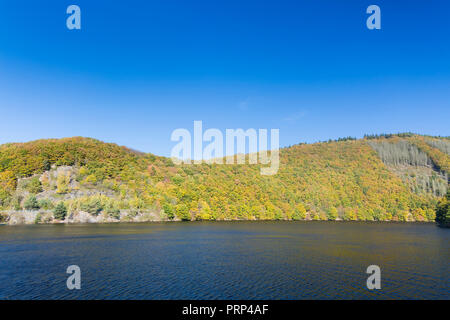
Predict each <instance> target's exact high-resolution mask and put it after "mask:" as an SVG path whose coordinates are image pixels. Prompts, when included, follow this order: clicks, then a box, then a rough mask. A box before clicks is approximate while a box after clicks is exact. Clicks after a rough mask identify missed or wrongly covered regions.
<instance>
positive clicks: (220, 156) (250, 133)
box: [170, 121, 280, 175]
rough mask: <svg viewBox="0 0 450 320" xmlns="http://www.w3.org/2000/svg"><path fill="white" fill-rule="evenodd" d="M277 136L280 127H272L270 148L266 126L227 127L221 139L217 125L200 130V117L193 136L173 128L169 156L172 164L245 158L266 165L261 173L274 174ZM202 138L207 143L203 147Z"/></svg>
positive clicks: (229, 161) (241, 161) (237, 161)
mask: <svg viewBox="0 0 450 320" xmlns="http://www.w3.org/2000/svg"><path fill="white" fill-rule="evenodd" d="M279 138H280V131H279V129H271V130H270V148H269V147H268V139H269V136H268V130H267V129H258V130H256V129H247V130H245V131H244V130H243V129H226V130H225V140H224V135H223V133H222V131H220V130H219V129H215V128H210V129H207V130H206V131H205V132H203V123H202V121H194V133H193V138H192V135H191V132H190V131H189V130H187V129H183V128H180V129H176V130H174V131H173V132H172V135H171V137H170V139H171V141H175V142H178V143H177V144H176V145H175V146H174V147H173V148H172V151H171V157H172V161H173V162H174V163H175V164H182V163H184V164H201V163H208V164H213V163H215V164H245V163H246V162H247V161H248V163H249V164H258V163H259V164H262V165H268V166H266V167H261V169H260V172H261V174H262V175H274V174H276V173H277V172H278V168H279V166H280V160H279V149H280V142H279ZM203 142H208V144H207V145H206V146H205V147H204V146H203ZM192 146H193V148H192ZM224 151H225V152H224Z"/></svg>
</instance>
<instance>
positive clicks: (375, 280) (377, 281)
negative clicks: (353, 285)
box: [366, 264, 381, 290]
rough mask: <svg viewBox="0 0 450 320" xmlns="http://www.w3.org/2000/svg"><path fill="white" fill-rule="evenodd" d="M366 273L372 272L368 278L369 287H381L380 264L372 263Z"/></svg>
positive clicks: (370, 288)
mask: <svg viewBox="0 0 450 320" xmlns="http://www.w3.org/2000/svg"><path fill="white" fill-rule="evenodd" d="M366 273H368V274H370V276H369V277H368V278H367V281H366V285H367V289H369V290H373V289H378V290H379V289H381V269H380V267H379V266H377V265H375V264H372V265H370V266H368V267H367V270H366Z"/></svg>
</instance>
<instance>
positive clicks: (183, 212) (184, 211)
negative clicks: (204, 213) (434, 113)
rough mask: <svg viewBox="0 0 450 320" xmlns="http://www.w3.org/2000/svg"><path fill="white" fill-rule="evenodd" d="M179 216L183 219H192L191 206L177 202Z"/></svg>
mask: <svg viewBox="0 0 450 320" xmlns="http://www.w3.org/2000/svg"><path fill="white" fill-rule="evenodd" d="M176 211H177V216H178V217H179V218H180V219H181V220H183V221H189V220H191V216H190V215H189V208H188V207H187V205H185V204H184V203H180V204H177V206H176Z"/></svg>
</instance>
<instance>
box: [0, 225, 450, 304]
mask: <svg viewBox="0 0 450 320" xmlns="http://www.w3.org/2000/svg"><path fill="white" fill-rule="evenodd" d="M449 261H450V229H442V228H438V227H436V226H435V225H434V224H431V223H369V222H323V221H320V222H313V221H310V222H284V221H279V222H185V223H183V222H171V223H141V224H135V223H129V224H128V223H122V224H84V225H27V226H0V299H450V287H449V283H450V268H449ZM69 265H78V266H79V267H80V268H81V290H68V289H67V287H66V280H67V277H69V274H67V273H66V269H67V267H68V266H69ZM369 265H378V266H380V268H381V289H380V290H369V289H367V287H366V280H367V277H368V276H369V275H368V274H366V269H367V267H368V266H369Z"/></svg>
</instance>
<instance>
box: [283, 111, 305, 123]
mask: <svg viewBox="0 0 450 320" xmlns="http://www.w3.org/2000/svg"><path fill="white" fill-rule="evenodd" d="M305 116H306V111H298V112H295V113H292V114H290V115H289V116H287V117H285V118H283V121H286V122H296V121H298V120H300V119H301V118H304V117H305Z"/></svg>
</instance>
